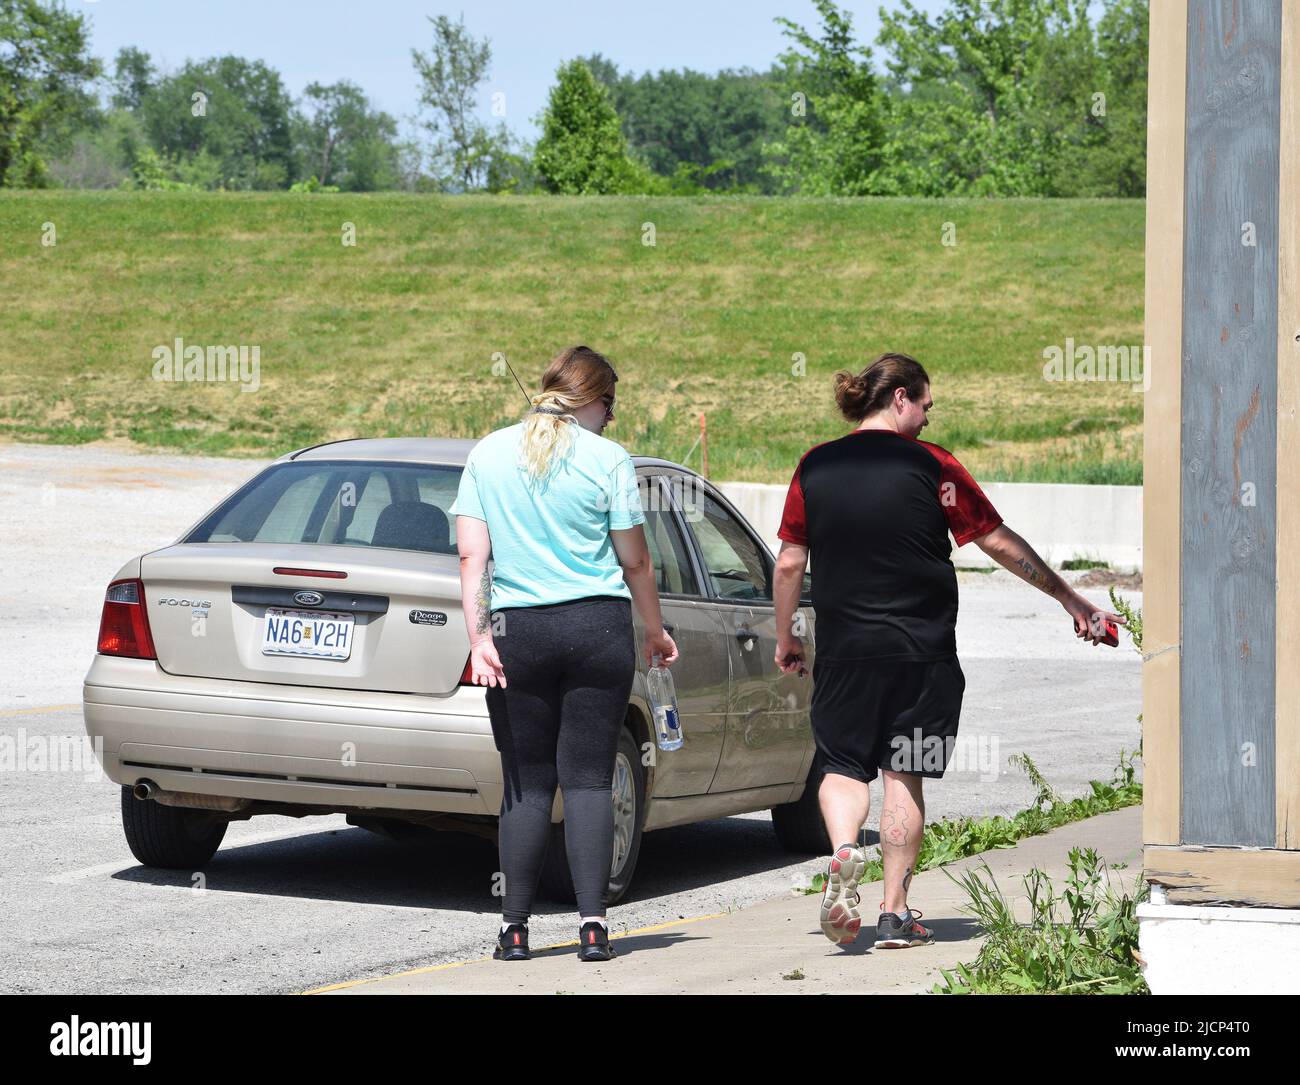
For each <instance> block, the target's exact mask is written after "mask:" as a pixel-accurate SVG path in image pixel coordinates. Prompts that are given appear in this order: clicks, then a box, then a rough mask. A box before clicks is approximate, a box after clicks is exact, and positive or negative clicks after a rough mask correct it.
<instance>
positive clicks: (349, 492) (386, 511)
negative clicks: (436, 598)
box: [184, 460, 463, 554]
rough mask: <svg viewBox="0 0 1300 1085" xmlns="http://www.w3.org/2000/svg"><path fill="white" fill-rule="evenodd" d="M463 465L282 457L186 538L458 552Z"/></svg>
mask: <svg viewBox="0 0 1300 1085" xmlns="http://www.w3.org/2000/svg"><path fill="white" fill-rule="evenodd" d="M462 470H463V468H462V467H461V466H460V465H458V464H423V463H418V464H416V463H376V462H369V461H358V460H337V461H333V460H310V461H295V462H290V463H282V464H276V465H275V466H274V467H270V468H268V469H267V470H266V471H264V472H263V473H262V474H260V475H258V476H257V477H256V478H254V479H252V480H251V481H250V482H249V483H248V484H247V485H245V486H244V487H243V488H242V489H240V490H238V491H236V492H235V493H234V494H232V495H231V497H230V498H229V499H228V500H226V501H225V502H223V503H222V504H221V505H220V506H219V507H218V508H217V509H216V510H215V511H214V512H213V513H212V514H211V515H209V516H208V518H207V519H206V520H204V521H203V523H201V524H199V526H198V527H196V528H195V529H194V530H193V531H192V532H190V534H189V535H188V536H187V537H186V538H185V540H184V541H185V542H187V543H206V542H211V543H217V542H269V543H325V544H327V545H333V546H374V547H382V548H384V549H390V550H424V551H428V552H430V553H435V554H454V553H456V518H455V517H454V516H449V515H448V514H447V510H448V509H449V508H451V504H452V502H453V501H455V499H456V490H457V488H458V487H459V485H460V476H461V471H462Z"/></svg>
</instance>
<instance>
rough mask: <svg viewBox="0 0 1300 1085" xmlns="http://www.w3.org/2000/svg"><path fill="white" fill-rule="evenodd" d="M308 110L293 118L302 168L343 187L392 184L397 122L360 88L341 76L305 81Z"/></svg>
mask: <svg viewBox="0 0 1300 1085" xmlns="http://www.w3.org/2000/svg"><path fill="white" fill-rule="evenodd" d="M304 98H305V100H306V102H307V105H308V108H309V109H310V111H311V112H310V114H309V115H308V116H305V117H301V118H300V119H299V122H298V125H297V140H296V142H297V144H298V147H299V149H300V153H301V156H302V166H303V168H302V173H304V174H310V175H311V176H314V177H315V178H316V179H317V181H318V183H319V184H321V185H326V186H328V185H338V187H339V188H340V189H342V190H344V191H347V192H373V191H375V190H377V189H383V188H393V187H395V186H396V184H397V147H396V142H395V141H396V139H397V122H396V121H395V120H394V119H393V118H392V117H391V116H389V115H388V114H387V113H384V112H382V111H380V110H375V109H372V108H371V106H370V102H369V101H368V100H367V98H366V96H365V94H364V93H363V92H362V90H361V88H360V87H358V86H357V85H356V84H355V83H351V82H348V81H347V80H342V81H340V82H338V83H333V84H331V85H329V86H325V85H323V84H321V83H310V84H308V86H307V89H306V91H305V92H304Z"/></svg>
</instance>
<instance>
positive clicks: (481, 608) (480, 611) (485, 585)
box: [474, 565, 492, 633]
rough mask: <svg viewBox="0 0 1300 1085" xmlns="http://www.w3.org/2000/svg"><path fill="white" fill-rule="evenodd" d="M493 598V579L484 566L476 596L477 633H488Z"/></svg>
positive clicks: (475, 624) (475, 627) (475, 626)
mask: <svg viewBox="0 0 1300 1085" xmlns="http://www.w3.org/2000/svg"><path fill="white" fill-rule="evenodd" d="M491 598H492V578H491V577H490V576H488V571H487V566H486V565H485V566H483V575H482V576H481V577H480V578H479V582H478V594H477V595H475V596H474V618H475V621H474V630H475V632H477V633H486V632H487V631H488V628H489V626H490V625H491V622H490V621H489V616H488V611H489V610H490V609H491V604H490V603H489V600H490V599H491Z"/></svg>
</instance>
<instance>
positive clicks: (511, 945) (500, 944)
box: [492, 923, 530, 961]
mask: <svg viewBox="0 0 1300 1085" xmlns="http://www.w3.org/2000/svg"><path fill="white" fill-rule="evenodd" d="M492 959H493V960H494V961H527V960H529V959H530V957H529V953H528V925H527V924H526V923H511V924H510V925H509V926H507V927H506V929H505V930H503V931H502V932H501V933H500V934H498V935H497V948H496V949H494V950H493V951H492Z"/></svg>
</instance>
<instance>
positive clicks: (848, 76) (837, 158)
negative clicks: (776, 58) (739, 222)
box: [764, 0, 886, 196]
mask: <svg viewBox="0 0 1300 1085" xmlns="http://www.w3.org/2000/svg"><path fill="white" fill-rule="evenodd" d="M813 2H814V6H815V7H816V8H817V11H818V14H819V15H820V16H821V22H822V25H821V34H820V36H815V35H814V34H813V33H811V32H810V31H808V30H806V29H804V28H803V27H802V26H799V25H798V24H797V23H794V22H791V21H790V20H789V19H777V20H776V21H777V22H778V23H780V24H781V25H782V26H783V27H784V29H783V33H784V34H785V35H786V36H787V37H789V38H791V39H793V41H794V42H795V43H796V46H797V47H793V48H790V49H788V50H787V51H786V52H784V53H783V54H782V55H781V64H782V69H783V71H782V76H781V79H780V82H781V85H782V87H783V90H784V95H785V98H786V102H787V103H788V107H789V109H788V115H789V123H788V124H787V127H786V129H785V132H784V134H783V135H782V136H781V137H780V138H779V139H776V140H774V141H772V142H771V143H770V144H768V145H766V147H765V148H764V150H765V153H766V154H767V156H768V158H769V159H770V161H769V165H768V166H767V172H768V173H769V174H770V175H772V176H773V177H775V178H776V179H777V181H778V182H779V183H780V185H781V188H782V190H783V191H786V192H803V193H806V194H809V195H818V196H824V195H835V196H861V195H870V194H873V193H875V192H878V191H879V190H880V181H879V179H878V172H879V170H880V169H881V167H882V166H883V164H884V143H885V119H884V117H885V110H886V103H885V101H884V100H883V97H882V95H881V92H880V88H879V86H878V84H877V79H876V76H875V75H874V73H873V72H872V70H871V52H870V50H868V49H866V48H864V47H863V46H861V45H858V44H856V43H855V41H854V38H853V21H852V18H851V16H850V15H849V14H848V12H846V11H842V10H840V9H839V8H838V7H836V6H835V4H834V3H833V2H832V0H813Z"/></svg>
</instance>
